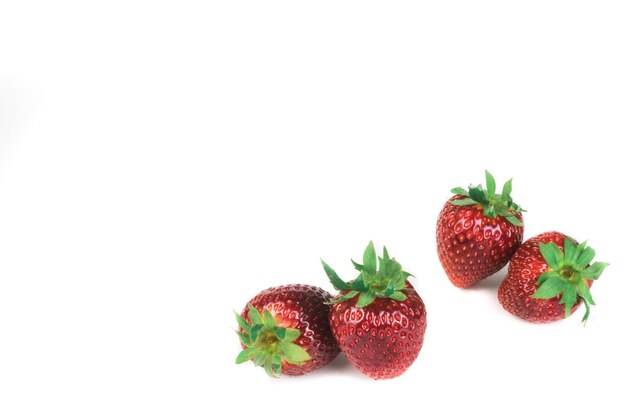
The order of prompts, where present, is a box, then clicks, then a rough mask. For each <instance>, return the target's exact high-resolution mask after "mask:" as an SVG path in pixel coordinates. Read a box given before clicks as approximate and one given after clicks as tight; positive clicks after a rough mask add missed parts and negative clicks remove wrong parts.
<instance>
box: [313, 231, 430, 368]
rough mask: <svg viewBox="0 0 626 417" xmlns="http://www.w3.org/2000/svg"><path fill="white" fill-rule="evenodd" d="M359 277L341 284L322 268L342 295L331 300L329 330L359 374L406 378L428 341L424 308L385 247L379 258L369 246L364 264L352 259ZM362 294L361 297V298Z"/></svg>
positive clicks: (404, 274) (331, 273) (334, 274)
mask: <svg viewBox="0 0 626 417" xmlns="http://www.w3.org/2000/svg"><path fill="white" fill-rule="evenodd" d="M352 263H353V264H354V266H355V267H356V269H357V270H358V271H359V272H360V273H359V276H358V277H357V278H356V279H354V280H353V281H350V282H347V283H346V282H344V281H343V280H341V279H340V278H339V277H338V276H337V274H336V273H335V271H334V270H333V269H332V268H331V267H330V266H328V265H327V264H326V263H325V262H324V261H322V265H323V266H324V270H325V271H326V274H327V275H328V277H329V278H330V281H331V282H332V284H333V285H334V286H335V288H336V289H338V290H340V291H341V293H340V295H339V296H338V297H337V298H336V299H334V300H333V301H332V303H333V306H332V308H331V311H330V327H331V329H332V331H333V334H334V335H335V338H336V339H337V342H339V347H340V348H341V350H342V351H343V352H344V353H345V354H346V356H347V357H348V360H349V361H350V363H352V365H354V366H355V367H356V368H357V369H358V370H359V371H361V372H362V373H364V374H365V375H367V376H369V377H371V378H374V379H388V378H393V377H396V376H399V375H402V374H403V373H404V371H406V370H407V369H408V367H409V366H411V364H412V363H413V362H414V361H415V359H416V358H417V355H418V354H419V352H420V349H421V348H422V344H423V342H424V332H425V331H426V308H425V307H424V303H423V302H422V299H421V298H420V296H419V295H418V294H417V292H416V291H415V289H414V288H413V286H412V285H411V284H410V283H408V282H407V278H408V277H409V273H407V272H404V271H403V270H402V267H401V266H400V264H399V263H398V262H396V260H395V259H389V254H388V253H387V249H386V248H385V249H384V250H383V257H382V258H378V263H379V267H378V268H377V267H376V263H377V262H376V252H375V250H374V244H373V243H372V242H370V243H369V245H368V246H367V249H365V254H364V255H363V265H360V264H357V263H356V262H354V261H352ZM357 296H358V297H357Z"/></svg>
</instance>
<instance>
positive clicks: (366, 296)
mask: <svg viewBox="0 0 626 417" xmlns="http://www.w3.org/2000/svg"><path fill="white" fill-rule="evenodd" d="M375 299H376V294H374V292H372V291H367V292H362V293H361V295H359V299H358V300H357V302H356V306H357V307H359V308H363V307H366V306H368V305H370V304H371V303H372V302H373V301H374V300H375Z"/></svg>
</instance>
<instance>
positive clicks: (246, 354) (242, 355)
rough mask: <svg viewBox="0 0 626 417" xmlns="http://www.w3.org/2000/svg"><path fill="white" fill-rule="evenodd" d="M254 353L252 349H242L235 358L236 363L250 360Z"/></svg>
mask: <svg viewBox="0 0 626 417" xmlns="http://www.w3.org/2000/svg"><path fill="white" fill-rule="evenodd" d="M253 355H254V349H244V350H242V351H241V352H239V355H237V358H236V359H235V363H236V364H240V363H244V362H247V361H249V360H250V358H251V357H252V356H253Z"/></svg>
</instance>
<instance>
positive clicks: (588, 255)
mask: <svg viewBox="0 0 626 417" xmlns="http://www.w3.org/2000/svg"><path fill="white" fill-rule="evenodd" d="M586 243H587V242H583V243H581V244H578V243H577V242H575V241H574V240H572V239H571V238H570V237H567V236H565V235H564V234H562V233H559V232H547V233H542V234H540V235H538V236H535V237H533V238H531V239H528V240H527V241H526V242H524V243H523V244H522V246H520V248H519V249H518V250H517V252H515V255H513V258H512V259H511V263H510V264H509V272H508V274H507V276H506V278H505V279H504V281H502V284H500V288H499V289H498V300H500V304H502V306H503V307H504V308H505V309H506V310H507V311H508V312H510V313H512V314H514V315H516V316H518V317H520V318H522V319H524V320H528V321H532V322H535V323H547V322H550V321H555V320H561V319H563V318H565V317H568V316H569V315H570V314H571V313H573V312H574V311H576V310H577V309H578V307H579V305H580V303H581V301H582V302H583V303H584V304H585V308H586V310H587V311H586V312H585V315H584V316H583V322H586V321H587V317H589V306H590V305H595V303H594V301H593V298H592V297H591V293H590V292H589V287H590V286H591V284H592V282H593V281H594V280H596V279H598V278H599V277H600V274H602V271H603V270H604V268H606V266H607V265H608V264H607V263H605V262H594V263H593V264H591V265H589V263H590V262H591V260H592V259H593V257H594V256H595V251H594V250H593V249H591V248H590V247H586Z"/></svg>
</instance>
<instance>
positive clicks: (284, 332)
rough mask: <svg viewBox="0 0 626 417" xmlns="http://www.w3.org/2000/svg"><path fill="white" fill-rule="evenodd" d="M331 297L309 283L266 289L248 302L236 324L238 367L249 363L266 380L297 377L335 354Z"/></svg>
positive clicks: (337, 351)
mask: <svg viewBox="0 0 626 417" xmlns="http://www.w3.org/2000/svg"><path fill="white" fill-rule="evenodd" d="M332 298H333V297H332V295H331V294H329V293H328V292H326V291H324V290H323V289H321V288H318V287H314V286H311V285H283V286H280V287H272V288H268V289H266V290H265V291H262V292H260V293H259V294H258V295H256V296H255V297H254V298H253V299H252V300H250V301H249V302H248V304H247V305H246V307H245V308H244V310H243V312H242V313H241V316H240V315H238V314H236V313H235V315H236V317H237V322H238V323H239V331H238V334H239V337H240V339H241V344H242V347H243V348H244V350H243V351H242V352H241V353H240V354H239V356H237V361H236V362H237V363H242V362H245V361H247V360H252V361H253V362H254V364H255V365H257V366H263V367H264V368H265V371H266V372H267V373H268V374H269V375H270V376H278V375H279V374H284V375H302V374H306V373H308V372H311V371H314V370H316V369H318V368H321V367H322V366H324V365H326V364H328V363H329V362H330V361H332V360H333V359H335V357H337V355H338V354H339V346H337V342H336V341H335V339H334V338H333V335H332V333H331V330H330V326H329V323H328V314H329V312H330V305H328V302H329V301H330V300H331V299H332Z"/></svg>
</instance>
